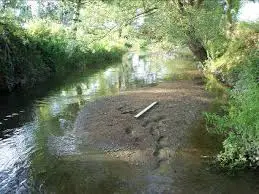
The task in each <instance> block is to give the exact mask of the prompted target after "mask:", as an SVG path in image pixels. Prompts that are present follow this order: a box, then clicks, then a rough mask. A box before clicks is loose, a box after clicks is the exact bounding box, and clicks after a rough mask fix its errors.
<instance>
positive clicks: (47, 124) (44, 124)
mask: <svg viewBox="0 0 259 194" xmlns="http://www.w3.org/2000/svg"><path fill="white" fill-rule="evenodd" d="M192 63H193V62H192V61H190V59H184V60H183V59H178V58H177V57H176V58H175V56H174V55H172V54H161V53H153V54H146V53H137V52H134V53H128V54H127V55H125V56H124V57H123V61H122V62H121V63H118V64H113V65H111V66H109V67H107V68H105V69H100V70H98V71H96V70H95V71H94V70H91V69H88V70H85V71H84V72H80V73H76V74H72V75H70V76H67V77H66V78H65V79H64V78H62V79H53V80H50V81H49V82H47V83H45V84H42V85H40V86H38V87H36V88H35V89H34V90H31V91H28V92H25V93H24V92H20V93H19V92H17V93H12V94H9V95H2V94H1V95H0V193H259V181H258V179H259V178H258V173H257V172H242V173H239V174H237V175H235V176H231V175H228V174H226V173H224V172H218V171H216V170H212V169H211V168H210V165H209V164H208V162H206V161H204V160H203V159H201V158H200V155H199V157H197V156H196V155H195V154H192V152H190V153H185V154H179V156H178V157H177V158H176V159H175V161H174V165H176V166H175V168H174V170H171V171H170V170H168V171H167V172H166V176H160V177H157V176H148V177H144V180H143V177H141V176H135V174H134V173H135V171H134V170H132V169H131V168H130V167H129V165H128V164H127V163H126V162H122V161H119V160H117V161H102V157H101V156H100V158H99V159H98V160H92V159H91V158H89V159H87V158H84V159H83V160H82V158H81V159H80V156H82V150H85V149H84V144H83V142H82V139H81V138H80V137H76V136H75V135H73V133H72V131H73V124H74V121H75V119H76V116H77V114H78V112H79V111H80V110H81V108H82V107H83V106H84V105H85V104H86V103H88V102H91V101H94V100H95V99H97V98H100V97H103V96H108V95H116V94H118V93H119V92H121V91H125V90H129V89H133V88H139V87H143V86H152V85H155V84H157V83H158V82H163V81H165V80H171V79H181V78H182V77H183V76H184V74H182V72H184V71H186V70H189V69H193V68H195V67H193V66H192V65H191V64H192ZM200 127H203V126H200ZM193 131H194V133H195V134H193V137H194V140H193V141H194V143H197V142H198V144H199V145H202V146H200V147H201V150H199V151H198V152H201V153H202V148H203V147H205V148H206V149H207V150H208V149H210V150H211V151H212V152H216V151H217V149H215V145H216V144H217V145H218V142H217V141H216V139H215V142H213V141H211V138H210V139H209V141H208V140H206V136H207V134H206V133H203V134H200V129H197V130H193ZM216 147H217V146H216ZM215 154H216V153H215ZM100 155H101V154H100ZM176 171H178V172H181V173H180V175H179V173H178V174H177V176H170V175H173V174H174V173H175V172H176ZM129 177H130V178H129ZM132 177H134V178H133V179H132ZM132 180H134V181H132ZM165 191H167V192H165Z"/></svg>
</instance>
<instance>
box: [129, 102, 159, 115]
mask: <svg viewBox="0 0 259 194" xmlns="http://www.w3.org/2000/svg"><path fill="white" fill-rule="evenodd" d="M156 104H157V102H153V103H152V104H150V105H149V106H148V107H146V108H145V109H143V110H142V111H141V112H139V113H138V114H136V115H135V116H134V117H135V118H139V117H140V116H141V115H143V114H144V113H145V112H147V111H148V110H149V109H151V108H152V107H153V106H154V105H156Z"/></svg>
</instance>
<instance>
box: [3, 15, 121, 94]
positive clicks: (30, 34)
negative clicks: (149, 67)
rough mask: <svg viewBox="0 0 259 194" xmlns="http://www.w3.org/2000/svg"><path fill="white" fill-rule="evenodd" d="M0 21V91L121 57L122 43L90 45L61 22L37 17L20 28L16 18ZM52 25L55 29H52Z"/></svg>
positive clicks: (30, 85) (22, 87) (103, 63)
mask: <svg viewBox="0 0 259 194" xmlns="http://www.w3.org/2000/svg"><path fill="white" fill-rule="evenodd" d="M2 20H3V21H1V22H0V34H2V35H3V36H1V37H0V43H1V44H0V91H1V92H11V91H14V90H18V89H24V88H33V87H35V85H38V84H39V83H40V82H44V81H46V80H48V79H50V78H51V77H55V76H63V77H66V76H67V75H68V74H70V73H71V72H76V71H84V70H85V69H86V68H96V69H97V68H100V67H101V66H104V65H107V64H110V63H113V62H116V61H120V60H121V57H122V55H123V54H124V53H125V48H124V47H123V45H118V44H117V46H111V45H108V44H106V45H105V44H103V43H102V42H95V43H94V44H92V45H90V43H89V42H87V41H85V40H83V39H77V38H76V37H74V35H73V33H74V32H72V31H69V30H66V28H65V26H63V25H61V24H55V23H48V22H46V21H44V20H43V21H38V22H37V23H35V24H33V23H32V24H31V26H27V28H23V27H21V26H20V24H17V23H16V22H15V21H13V20H11V19H8V18H4V19H3V18H2ZM53 29H55V30H53Z"/></svg>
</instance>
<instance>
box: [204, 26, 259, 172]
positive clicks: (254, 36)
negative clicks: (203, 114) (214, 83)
mask: <svg viewBox="0 0 259 194" xmlns="http://www.w3.org/2000/svg"><path fill="white" fill-rule="evenodd" d="M250 25H251V24H250ZM257 29H258V23H257V24H253V25H252V28H250V27H249V26H248V25H241V26H240V27H239V28H238V31H237V32H236V34H235V37H234V40H233V41H232V42H231V43H230V46H229V48H228V50H227V52H226V53H225V54H224V55H223V56H222V57H221V58H219V59H218V61H215V62H214V63H213V64H212V65H216V66H217V68H218V69H220V70H221V71H222V72H221V74H224V75H225V76H226V75H227V76H226V77H232V82H231V84H233V86H234V87H233V89H232V90H231V91H230V101H229V105H228V106H227V107H226V109H225V111H226V112H227V114H225V115H221V116H220V115H217V114H215V113H214V114H207V121H208V126H209V128H210V131H212V132H216V133H220V134H222V133H223V134H225V135H226V140H225V141H224V143H223V145H224V151H223V152H222V153H221V154H220V155H219V156H218V160H219V161H220V163H221V164H222V165H223V166H225V167H230V168H241V167H244V166H258V165H259V114H258V110H259V83H258V82H259V80H258V78H259V64H258V62H259V45H258V40H259V31H258V30H257ZM211 69H213V68H211ZM233 80H234V81H233Z"/></svg>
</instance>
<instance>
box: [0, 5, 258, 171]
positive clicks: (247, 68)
mask: <svg viewBox="0 0 259 194" xmlns="http://www.w3.org/2000/svg"><path fill="white" fill-rule="evenodd" d="M0 2H1V6H2V8H1V10H3V12H2V14H1V15H0V35H1V36H0V43H1V44H0V90H3V89H6V90H12V89H14V88H15V87H20V86H21V87H23V86H34V85H35V84H36V83H37V82H39V81H42V80H45V79H47V78H48V77H49V76H51V75H57V74H65V73H68V72H71V71H80V70H84V69H85V67H89V66H90V67H93V68H96V67H97V65H99V64H104V63H108V62H111V61H112V60H118V59H120V56H121V54H122V52H123V50H124V49H123V48H124V47H127V48H132V47H133V48H134V46H136V45H137V46H138V47H140V48H145V47H146V46H148V45H159V46H161V47H164V48H167V49H170V50H174V49H176V48H179V46H181V47H183V46H184V47H188V48H189V50H190V51H191V52H192V54H193V55H194V56H195V57H196V59H197V61H200V68H202V69H203V70H204V72H205V74H206V76H207V77H208V78H211V79H209V81H208V87H207V88H211V85H210V83H212V82H214V81H215V80H216V79H217V80H218V81H220V82H222V83H223V84H224V85H225V86H227V89H225V88H224V87H220V88H218V89H217V90H214V92H215V91H216V92H219V93H222V92H224V93H227V95H228V96H229V97H228V102H227V104H226V105H224V107H223V111H221V112H220V114H219V113H212V114H209V113H208V114H207V121H208V128H209V130H210V131H212V132H215V133H220V134H224V135H225V136H226V140H225V141H224V143H223V144H224V151H223V152H222V153H221V154H220V155H219V157H218V160H219V161H220V163H221V164H222V165H223V166H225V167H230V168H236V167H244V166H258V165H259V123H258V122H259V117H258V115H259V114H258V113H257V112H258V110H259V102H258V100H259V96H258V95H259V91H258V82H259V80H258V78H259V72H258V71H259V66H258V61H259V58H258V56H259V51H258V50H259V45H258V42H259V35H258V33H259V24H258V22H257V23H251V24H247V23H240V22H239V21H238V20H237V15H238V11H239V8H240V6H241V4H242V1H241V0H224V1H220V0H218V1H211V0H168V1H157V0H135V1H129V0H95V1H86V0H66V1H45V3H44V1H39V2H38V13H37V14H36V15H35V13H34V14H33V10H32V8H31V7H30V6H29V5H28V4H26V1H18V0H12V1H0ZM34 11H35V10H34ZM10 18H12V19H10ZM214 83H215V82H214ZM212 89H213V88H212Z"/></svg>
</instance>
